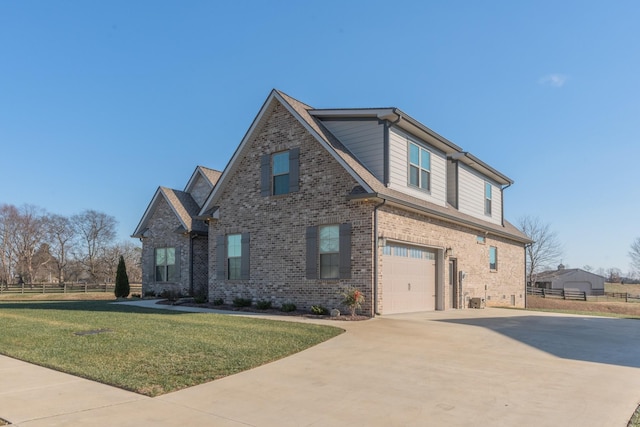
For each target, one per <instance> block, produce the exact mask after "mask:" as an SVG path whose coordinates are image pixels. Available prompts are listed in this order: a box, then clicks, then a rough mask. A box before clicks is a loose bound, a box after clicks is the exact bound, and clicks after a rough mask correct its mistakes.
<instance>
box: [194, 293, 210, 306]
mask: <svg viewBox="0 0 640 427" xmlns="http://www.w3.org/2000/svg"><path fill="white" fill-rule="evenodd" d="M193 302H195V303H196V304H204V303H205V302H207V297H206V296H204V295H196V296H194V297H193Z"/></svg>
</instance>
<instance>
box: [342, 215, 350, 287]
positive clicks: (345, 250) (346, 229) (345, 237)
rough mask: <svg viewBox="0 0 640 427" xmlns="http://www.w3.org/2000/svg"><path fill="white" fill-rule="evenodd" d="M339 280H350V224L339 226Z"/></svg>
mask: <svg viewBox="0 0 640 427" xmlns="http://www.w3.org/2000/svg"><path fill="white" fill-rule="evenodd" d="M340 278H341V279H351V223H346V224H340Z"/></svg>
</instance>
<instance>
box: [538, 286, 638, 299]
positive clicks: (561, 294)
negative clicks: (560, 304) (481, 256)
mask: <svg viewBox="0 0 640 427" xmlns="http://www.w3.org/2000/svg"><path fill="white" fill-rule="evenodd" d="M527 295H536V296H540V297H543V298H558V299H565V300H576V301H601V300H611V299H614V300H619V301H624V302H640V295H631V294H629V293H622V292H604V291H594V292H593V293H590V294H588V293H586V292H582V291H578V290H571V289H542V288H532V287H529V286H528V287H527Z"/></svg>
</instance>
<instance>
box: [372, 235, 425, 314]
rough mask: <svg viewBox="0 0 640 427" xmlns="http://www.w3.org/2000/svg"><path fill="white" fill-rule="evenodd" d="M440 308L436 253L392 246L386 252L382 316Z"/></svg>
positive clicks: (383, 265)
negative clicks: (437, 289) (437, 306)
mask: <svg viewBox="0 0 640 427" xmlns="http://www.w3.org/2000/svg"><path fill="white" fill-rule="evenodd" d="M435 308H436V252H435V251H431V250H428V249H425V248H417V247H412V246H405V245H396V244H388V245H387V246H385V247H384V248H383V260H382V313H383V314H392V313H410V312H414V311H427V310H435Z"/></svg>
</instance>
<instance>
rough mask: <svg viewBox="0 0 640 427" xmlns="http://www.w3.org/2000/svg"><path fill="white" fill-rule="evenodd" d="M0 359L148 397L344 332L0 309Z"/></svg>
mask: <svg viewBox="0 0 640 427" xmlns="http://www.w3.org/2000/svg"><path fill="white" fill-rule="evenodd" d="M0 324H2V334H0V353H1V354H5V355H7V356H11V357H14V358H17V359H20V360H24V361H27V362H31V363H35V364H38V365H42V366H46V367H49V368H53V369H57V370H60V371H63V372H67V373H70V374H74V375H78V376H81V377H84V378H88V379H91V380H95V381H99V382H102V383H105V384H110V385H114V386H116V387H120V388H123V389H126V390H131V391H134V392H137V393H140V394H144V395H148V396H157V395H160V394H164V393H168V392H171V391H175V390H179V389H182V388H185V387H190V386H193V385H196V384H201V383H204V382H207V381H211V380H215V379H217V378H221V377H224V376H227V375H231V374H235V373H238V372H241V371H244V370H247V369H251V368H254V367H256V366H260V365H263V364H265V363H268V362H271V361H274V360H277V359H280V358H282V357H285V356H288V355H291V354H293V353H296V352H299V351H301V350H304V349H306V348H308V347H311V346H314V345H316V344H318V343H320V342H323V341H325V340H327V339H330V338H332V337H335V336H336V335H339V334H340V333H342V332H343V330H341V329H338V328H335V327H331V326H321V325H313V324H307V323H298V322H285V321H274V320H264V319H257V318H247V317H237V316H227V315H218V314H209V313H207V314H202V313H181V312H172V311H159V310H151V309H144V308H139V307H132V306H126V305H120V304H112V303H110V302H108V301H58V302H0Z"/></svg>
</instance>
